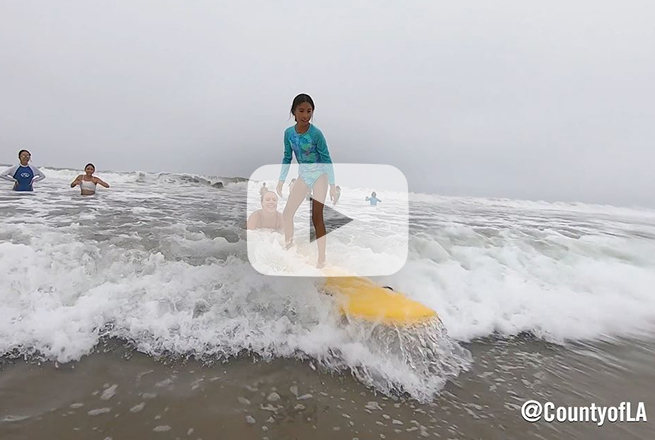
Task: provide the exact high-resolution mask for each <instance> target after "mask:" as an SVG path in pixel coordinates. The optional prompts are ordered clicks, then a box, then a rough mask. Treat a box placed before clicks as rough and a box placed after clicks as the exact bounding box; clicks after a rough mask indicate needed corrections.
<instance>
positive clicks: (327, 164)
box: [277, 93, 336, 268]
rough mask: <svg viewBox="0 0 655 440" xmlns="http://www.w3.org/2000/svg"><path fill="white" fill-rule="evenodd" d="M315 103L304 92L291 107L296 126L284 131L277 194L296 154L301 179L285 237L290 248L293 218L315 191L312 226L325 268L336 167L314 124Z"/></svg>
mask: <svg viewBox="0 0 655 440" xmlns="http://www.w3.org/2000/svg"><path fill="white" fill-rule="evenodd" d="M314 109H315V106H314V101H313V100H312V98H311V97H310V96H309V95H306V94H304V93H301V94H300V95H298V96H296V97H295V98H294V100H293V103H292V104H291V114H292V115H293V117H294V119H295V120H296V124H295V125H294V126H292V127H289V128H287V129H286V131H285V132H284V157H283V158H282V170H281V172H280V178H279V180H278V184H277V193H278V194H279V195H280V196H282V189H283V186H284V181H285V180H286V178H287V174H288V173H289V166H290V164H291V159H292V152H293V154H295V156H296V160H297V161H298V164H300V172H299V175H298V180H296V182H295V183H294V185H293V188H292V189H291V192H290V194H289V200H288V201H287V204H286V206H285V207H284V212H283V213H282V216H283V217H284V238H285V241H286V243H287V248H289V247H291V245H292V244H293V217H294V215H295V214H296V211H297V210H298V207H299V206H300V204H301V203H302V202H303V200H304V199H305V195H306V194H307V193H308V191H312V194H313V195H312V201H311V203H312V206H311V208H312V223H313V224H314V230H315V231H316V239H317V240H316V243H317V244H318V262H317V264H316V266H317V267H318V268H322V267H323V266H325V222H324V220H323V205H324V204H325V197H326V195H327V190H328V185H329V187H330V199H331V200H334V199H335V196H336V190H335V186H334V168H333V166H332V159H331V158H330V152H329V151H328V146H327V142H326V141H325V137H323V133H321V130H319V129H318V128H317V127H316V126H315V125H313V124H311V123H310V121H311V120H312V116H313V115H314Z"/></svg>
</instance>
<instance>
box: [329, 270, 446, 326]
mask: <svg viewBox="0 0 655 440" xmlns="http://www.w3.org/2000/svg"><path fill="white" fill-rule="evenodd" d="M325 290H326V291H327V292H329V293H331V294H332V295H334V297H335V299H336V301H337V302H338V304H339V307H340V309H341V312H342V313H344V314H346V315H349V316H353V317H357V318H360V319H364V320H366V321H374V322H382V323H385V324H395V325H411V324H417V323H421V322H425V321H427V320H430V319H434V318H438V315H437V312H435V311H434V310H432V309H430V308H429V307H426V306H424V305H423V304H421V303H419V302H417V301H414V300H412V299H410V298H407V297H406V296H405V295H403V294H402V293H400V292H395V291H393V290H389V289H385V288H384V287H381V286H378V285H377V284H375V283H374V282H373V281H371V280H368V279H366V278H361V277H337V278H328V279H327V280H326V281H325Z"/></svg>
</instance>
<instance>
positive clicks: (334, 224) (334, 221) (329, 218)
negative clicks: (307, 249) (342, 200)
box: [309, 198, 353, 243]
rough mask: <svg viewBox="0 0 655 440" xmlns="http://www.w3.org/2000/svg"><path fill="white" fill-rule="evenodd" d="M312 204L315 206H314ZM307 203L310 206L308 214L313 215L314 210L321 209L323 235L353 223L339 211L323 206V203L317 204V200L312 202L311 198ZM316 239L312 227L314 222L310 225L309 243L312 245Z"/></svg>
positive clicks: (314, 229) (314, 230)
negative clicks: (323, 225) (323, 227)
mask: <svg viewBox="0 0 655 440" xmlns="http://www.w3.org/2000/svg"><path fill="white" fill-rule="evenodd" d="M314 202H315V203H316V204H314ZM309 203H310V204H311V206H310V212H312V215H313V210H314V209H323V221H324V224H325V235H327V234H329V233H330V232H332V231H334V230H336V229H339V228H340V227H342V226H346V225H347V224H348V223H350V222H351V221H353V219H351V218H350V217H348V216H345V215H343V214H341V213H340V212H339V211H337V210H336V209H332V208H330V207H329V206H328V205H324V204H323V203H321V202H319V201H318V200H314V199H313V198H310V200H309ZM317 238H320V237H317V236H316V228H315V227H314V222H311V223H310V233H309V242H310V243H312V242H314V241H315V240H316V239H317Z"/></svg>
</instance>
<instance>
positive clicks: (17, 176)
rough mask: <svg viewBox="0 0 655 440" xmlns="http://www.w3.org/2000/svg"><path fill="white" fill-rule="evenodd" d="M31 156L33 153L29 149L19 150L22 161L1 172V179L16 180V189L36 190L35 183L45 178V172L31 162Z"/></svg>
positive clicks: (19, 157) (19, 158)
mask: <svg viewBox="0 0 655 440" xmlns="http://www.w3.org/2000/svg"><path fill="white" fill-rule="evenodd" d="M31 158H32V155H31V154H30V152H29V151H27V150H20V151H19V152H18V160H19V161H20V163H19V164H18V165H14V166H13V167H11V168H7V169H6V170H4V171H3V172H2V173H0V179H4V180H9V181H10V182H14V188H13V190H14V191H34V188H33V186H32V185H33V183H34V182H38V181H39V180H43V179H45V174H43V173H42V172H41V171H40V170H39V169H38V168H37V167H35V166H34V165H30V164H29V161H30V159H31Z"/></svg>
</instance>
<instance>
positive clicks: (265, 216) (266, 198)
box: [246, 191, 284, 232]
mask: <svg viewBox="0 0 655 440" xmlns="http://www.w3.org/2000/svg"><path fill="white" fill-rule="evenodd" d="M277 201H278V198H277V194H275V193H274V192H273V191H266V192H265V193H263V194H262V196H261V202H262V209H260V210H258V211H255V212H253V213H252V214H250V217H248V223H247V226H246V227H247V228H248V229H272V230H274V231H277V232H282V231H284V220H283V218H282V214H281V213H279V212H278V210H277Z"/></svg>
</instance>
